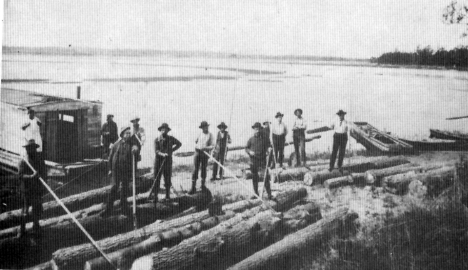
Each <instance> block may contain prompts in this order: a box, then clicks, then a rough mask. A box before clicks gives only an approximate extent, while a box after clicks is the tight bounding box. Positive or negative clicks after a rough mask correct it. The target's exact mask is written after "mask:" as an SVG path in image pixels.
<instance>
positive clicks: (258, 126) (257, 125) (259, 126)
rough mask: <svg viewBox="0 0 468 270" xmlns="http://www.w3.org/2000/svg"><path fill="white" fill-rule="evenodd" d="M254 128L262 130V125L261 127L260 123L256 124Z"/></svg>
mask: <svg viewBox="0 0 468 270" xmlns="http://www.w3.org/2000/svg"><path fill="white" fill-rule="evenodd" d="M252 128H262V125H260V123H259V122H256V123H255V124H254V125H253V126H252Z"/></svg>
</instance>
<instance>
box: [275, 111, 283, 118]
mask: <svg viewBox="0 0 468 270" xmlns="http://www.w3.org/2000/svg"><path fill="white" fill-rule="evenodd" d="M283 116H284V114H282V113H280V112H277V113H276V115H275V118H278V117H283Z"/></svg>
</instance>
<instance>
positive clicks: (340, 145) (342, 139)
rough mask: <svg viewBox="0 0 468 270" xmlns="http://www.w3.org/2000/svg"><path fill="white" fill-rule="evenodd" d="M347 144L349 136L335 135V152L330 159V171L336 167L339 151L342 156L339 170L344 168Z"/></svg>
mask: <svg viewBox="0 0 468 270" xmlns="http://www.w3.org/2000/svg"><path fill="white" fill-rule="evenodd" d="M347 142H348V134H346V133H344V134H339V133H335V134H334V135H333V151H332V154H331V157H330V169H333V168H334V167H335V160H336V154H337V153H338V150H339V151H340V154H339V155H338V168H341V166H343V159H344V155H345V150H346V143H347Z"/></svg>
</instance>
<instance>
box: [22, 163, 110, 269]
mask: <svg viewBox="0 0 468 270" xmlns="http://www.w3.org/2000/svg"><path fill="white" fill-rule="evenodd" d="M23 160H24V161H25V162H26V164H27V165H28V166H29V168H30V169H31V170H32V171H33V173H37V171H36V170H35V169H34V168H33V166H31V164H30V163H29V161H28V160H27V159H26V158H23ZM39 180H40V181H41V183H42V185H44V187H45V188H46V189H47V191H49V192H50V194H52V196H53V197H54V199H55V200H56V201H57V203H58V204H59V205H60V206H61V207H62V208H63V210H65V212H67V215H68V216H69V217H70V218H71V219H72V220H73V222H75V224H76V226H78V228H80V230H81V231H82V232H83V233H84V235H86V237H87V238H88V239H89V241H90V242H91V244H92V245H93V246H94V248H95V249H96V250H97V251H98V252H99V253H101V255H102V257H104V259H106V261H107V262H108V263H109V264H110V265H112V268H114V269H118V268H117V267H116V266H115V265H114V264H113V263H112V261H111V260H110V258H109V257H108V256H107V255H106V254H105V253H104V251H103V250H102V249H101V248H100V247H99V246H98V244H97V243H96V241H94V239H93V238H92V237H91V235H89V233H88V232H87V231H86V229H85V228H84V227H83V226H82V225H81V224H80V222H78V220H77V219H76V218H75V216H74V215H73V214H72V213H71V212H70V210H68V208H67V207H66V206H65V205H64V204H63V202H62V201H61V200H60V198H59V197H57V195H56V194H55V193H54V191H53V190H52V189H51V188H50V187H49V186H48V185H47V183H46V182H45V181H44V179H42V177H39Z"/></svg>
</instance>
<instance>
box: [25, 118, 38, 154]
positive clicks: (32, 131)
mask: <svg viewBox="0 0 468 270" xmlns="http://www.w3.org/2000/svg"><path fill="white" fill-rule="evenodd" d="M38 122H39V123H42V122H41V120H39V118H37V117H34V119H32V120H31V119H29V118H28V120H27V121H26V122H25V123H24V125H26V124H28V123H29V126H28V127H27V128H26V129H25V130H24V139H25V140H26V141H29V140H31V139H34V141H35V142H36V143H37V144H38V145H39V148H37V152H42V137H41V128H40V127H39V124H38ZM24 125H23V126H24Z"/></svg>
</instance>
